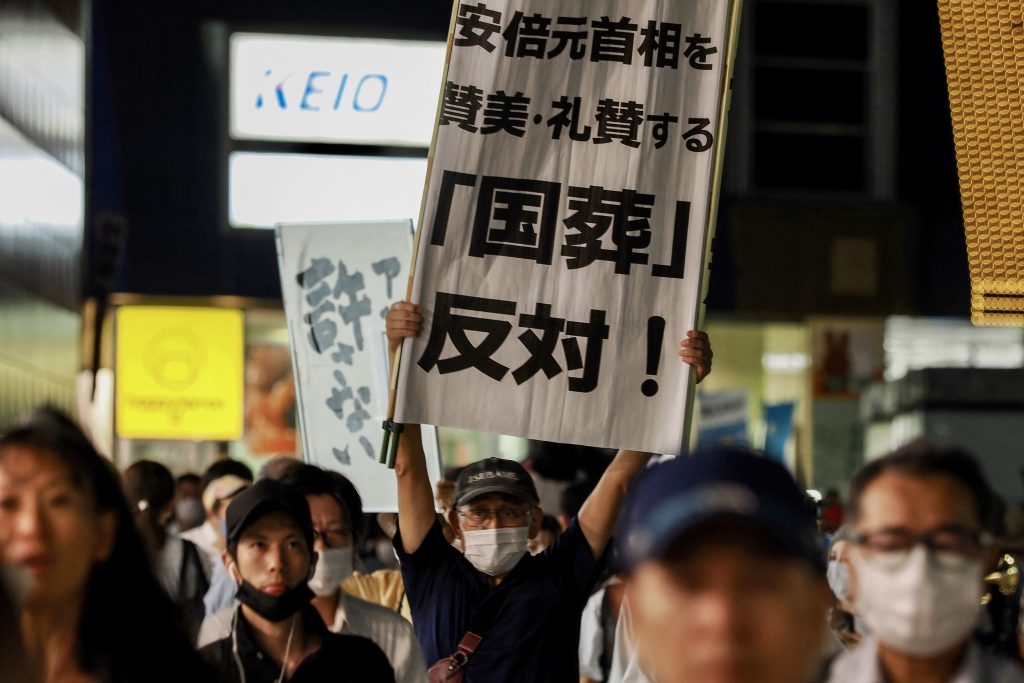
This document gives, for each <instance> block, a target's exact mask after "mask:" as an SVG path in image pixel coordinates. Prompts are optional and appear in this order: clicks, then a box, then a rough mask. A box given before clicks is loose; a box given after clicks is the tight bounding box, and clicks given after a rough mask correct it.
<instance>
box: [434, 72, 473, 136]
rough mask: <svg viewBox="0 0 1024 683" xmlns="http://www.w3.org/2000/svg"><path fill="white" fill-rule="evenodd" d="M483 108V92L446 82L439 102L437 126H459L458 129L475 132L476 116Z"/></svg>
mask: <svg viewBox="0 0 1024 683" xmlns="http://www.w3.org/2000/svg"><path fill="white" fill-rule="evenodd" d="M483 106H484V91H483V90H481V89H480V88H477V87H475V86H472V85H459V84H458V83H452V82H451V81H448V82H447V83H445V86H444V98H443V99H442V100H441V115H440V116H439V117H438V121H437V122H438V124H439V125H441V126H447V125H448V124H449V123H457V124H459V128H462V129H463V130H468V131H469V132H470V133H475V132H476V115H477V114H478V113H479V111H480V110H481V109H482V108H483Z"/></svg>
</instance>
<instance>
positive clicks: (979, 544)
mask: <svg viewBox="0 0 1024 683" xmlns="http://www.w3.org/2000/svg"><path fill="white" fill-rule="evenodd" d="M993 498H994V494H993V493H992V492H991V490H990V489H989V487H988V485H987V484H986V482H985V479H984V477H983V476H982V474H981V471H980V470H979V468H978V465H977V463H976V462H975V461H974V460H973V459H972V458H971V457H970V456H969V455H967V454H966V453H964V452H962V451H959V450H954V449H949V448H940V447H936V446H933V445H929V444H927V443H924V442H915V443H913V444H910V445H908V446H905V447H903V448H901V449H900V450H897V451H896V452H895V453H892V454H891V455H889V456H887V457H885V458H882V459H879V460H876V461H874V462H872V463H870V464H868V465H867V466H866V467H864V468H863V469H862V470H861V471H860V472H858V473H857V475H856V476H855V477H854V479H853V482H852V484H851V487H850V499H849V505H850V510H849V513H850V515H849V516H850V517H851V518H852V523H853V534H852V536H851V539H850V540H851V548H850V549H849V552H848V557H849V560H850V564H851V568H852V581H853V594H854V605H855V607H856V609H857V613H858V615H859V616H860V618H861V619H862V621H863V622H864V624H865V625H866V626H867V628H868V631H869V633H870V636H869V637H867V638H865V639H864V642H863V643H862V644H861V645H860V646H859V647H858V648H857V649H855V650H852V651H850V652H847V653H844V654H843V655H841V656H840V657H839V659H837V660H836V662H835V663H834V664H833V666H832V671H831V675H830V678H829V681H830V683H975V682H977V683H1010V682H1011V681H1014V682H1018V683H1019V682H1022V681H1024V671H1022V670H1021V669H1019V668H1018V667H1017V666H1016V665H1015V664H1013V663H1011V662H1009V661H1007V660H1003V659H1000V658H998V657H996V656H994V655H991V654H988V653H986V652H984V651H983V650H982V649H981V648H980V647H979V646H978V644H977V643H975V642H974V641H973V640H972V638H971V634H972V632H973V630H974V627H975V625H976V622H977V620H978V616H979V614H980V610H981V596H982V594H983V592H984V583H983V580H982V579H983V576H984V574H985V570H986V568H987V567H988V566H989V564H990V560H991V559H992V558H991V553H990V552H989V551H988V550H987V548H986V537H985V536H986V535H985V527H986V522H987V521H988V520H989V519H990V516H991V514H992V512H991V511H992V504H993Z"/></svg>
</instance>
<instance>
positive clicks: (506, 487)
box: [455, 458, 540, 507]
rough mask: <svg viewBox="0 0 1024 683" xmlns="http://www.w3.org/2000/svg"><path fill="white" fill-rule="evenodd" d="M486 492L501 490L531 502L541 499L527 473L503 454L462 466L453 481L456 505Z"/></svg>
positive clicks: (499, 491) (537, 501)
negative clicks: (502, 455)
mask: <svg viewBox="0 0 1024 683" xmlns="http://www.w3.org/2000/svg"><path fill="white" fill-rule="evenodd" d="M489 493H504V494H505V495H509V496H514V497H515V498H518V499H519V500H522V501H525V502H528V503H533V504H534V505H536V504H538V503H539V502H540V498H539V497H538V496H537V487H536V486H534V485H533V479H532V478H531V477H530V473H529V472H527V471H526V469H525V468H524V467H523V466H522V465H520V464H519V463H518V462H516V461H515V460H506V459H505V458H486V459H484V460H480V461H478V462H475V463H473V464H472V465H469V466H467V467H464V468H463V469H462V471H461V472H459V478H458V479H457V480H456V481H455V507H459V506H460V505H465V504H466V503H468V502H470V501H471V500H473V499H475V498H479V497H480V496H486V495H487V494H489Z"/></svg>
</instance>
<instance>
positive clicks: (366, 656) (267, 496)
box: [200, 479, 395, 683]
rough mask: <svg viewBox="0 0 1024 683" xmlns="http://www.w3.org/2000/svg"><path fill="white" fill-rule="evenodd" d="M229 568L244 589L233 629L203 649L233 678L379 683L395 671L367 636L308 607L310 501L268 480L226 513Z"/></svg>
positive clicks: (258, 682) (312, 556) (251, 682)
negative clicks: (333, 628)
mask: <svg viewBox="0 0 1024 683" xmlns="http://www.w3.org/2000/svg"><path fill="white" fill-rule="evenodd" d="M227 541H228V543H227V550H226V551H225V553H224V564H225V565H226V566H227V568H228V572H229V574H230V576H231V578H232V579H233V580H234V581H235V582H236V584H237V585H238V591H237V594H238V601H239V602H240V603H241V605H239V606H237V607H235V608H234V609H233V611H232V614H231V619H230V622H229V626H228V629H227V630H226V631H225V632H223V633H221V634H220V635H221V638H220V639H218V640H215V641H214V642H212V643H210V644H209V645H207V646H205V647H203V648H202V649H201V650H200V652H202V654H203V656H205V657H206V658H207V659H208V660H209V661H210V662H212V663H213V664H215V665H216V666H217V668H218V669H219V670H220V671H221V674H222V675H223V677H224V678H225V680H227V681H239V682H240V683H273V682H274V681H277V682H278V683H280V681H283V680H288V681H291V682H292V683H314V682H320V681H323V682H325V683H326V682H328V681H330V682H331V683H381V682H393V681H394V680H395V679H394V673H393V672H392V670H391V666H390V665H389V664H388V660H387V658H386V657H385V656H384V653H383V652H381V650H380V648H378V647H377V646H376V645H374V644H373V642H371V641H370V640H368V639H366V638H361V637H358V636H353V635H338V634H335V633H331V632H330V631H328V630H327V627H326V626H325V625H324V622H323V619H321V618H320V615H319V614H318V613H317V611H316V610H315V609H314V608H313V606H312V605H311V604H310V600H311V599H312V597H313V592H312V591H311V590H310V589H309V586H308V585H307V582H308V581H309V580H310V579H311V578H312V577H313V575H314V566H315V565H314V563H315V562H316V561H317V556H316V553H315V552H314V551H313V522H312V519H311V517H310V511H309V505H308V504H307V503H306V499H305V498H303V497H302V496H301V495H299V494H298V493H295V492H294V491H292V490H291V489H289V488H288V487H287V486H285V485H284V484H282V483H280V482H277V481H273V480H270V479H262V480H260V481H258V482H256V483H255V484H253V485H252V486H250V487H249V488H247V489H245V490H244V491H242V492H241V493H239V494H238V495H236V496H235V497H234V499H233V500H232V501H231V504H230V505H229V506H228V509H227Z"/></svg>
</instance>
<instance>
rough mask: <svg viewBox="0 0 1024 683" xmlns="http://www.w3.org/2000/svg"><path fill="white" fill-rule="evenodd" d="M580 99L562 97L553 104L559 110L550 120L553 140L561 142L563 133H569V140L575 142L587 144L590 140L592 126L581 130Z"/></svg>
mask: <svg viewBox="0 0 1024 683" xmlns="http://www.w3.org/2000/svg"><path fill="white" fill-rule="evenodd" d="M581 101H582V100H581V99H580V98H579V97H573V98H572V99H571V100H570V99H569V97H568V96H566V95H562V97H561V98H560V99H558V100H556V101H554V102H552V103H551V106H552V107H554V108H555V109H557V110H558V113H557V114H555V115H554V116H552V117H551V118H550V119H548V125H549V126H551V139H552V140H561V139H562V131H564V130H568V131H569V139H570V140H573V141H575V142H586V141H587V140H589V139H590V126H583V128H582V129H581V128H580V109H581V107H580V102H581Z"/></svg>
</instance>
